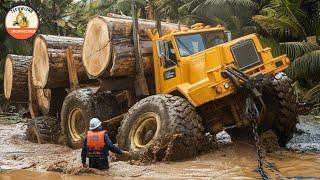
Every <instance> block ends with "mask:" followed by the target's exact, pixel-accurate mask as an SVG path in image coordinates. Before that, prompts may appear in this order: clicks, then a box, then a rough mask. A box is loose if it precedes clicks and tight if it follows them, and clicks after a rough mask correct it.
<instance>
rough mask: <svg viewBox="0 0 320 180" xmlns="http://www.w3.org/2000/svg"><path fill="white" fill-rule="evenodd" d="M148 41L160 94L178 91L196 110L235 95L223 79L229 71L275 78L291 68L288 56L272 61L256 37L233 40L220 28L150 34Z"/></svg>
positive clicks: (154, 32) (231, 87)
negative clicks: (198, 107)
mask: <svg viewBox="0 0 320 180" xmlns="http://www.w3.org/2000/svg"><path fill="white" fill-rule="evenodd" d="M149 37H150V39H152V43H153V55H154V72H155V73H154V74H155V82H156V83H155V84H156V92H157V94H160V93H161V94H164V93H172V92H174V91H178V92H179V93H181V94H182V95H183V96H184V97H186V98H187V99H188V101H189V102H190V103H191V104H192V105H194V106H196V107H197V106H200V105H202V104H204V103H207V102H209V101H212V100H216V99H220V98H223V97H225V96H227V95H229V94H231V93H233V92H234V91H235V87H234V85H233V84H232V82H230V80H229V79H228V78H226V77H223V75H222V72H223V71H224V70H225V69H226V68H227V67H235V68H237V69H239V70H240V71H242V72H245V73H246V74H248V75H250V76H255V75H257V74H269V73H272V74H275V73H277V72H280V71H283V70H284V69H286V68H287V67H288V64H289V59H288V58H287V57H286V56H285V55H283V56H279V57H277V58H273V57H272V54H271V49H270V48H262V46H261V44H260V42H259V39H258V38H257V36H256V35H255V34H251V35H247V36H244V37H241V38H238V39H235V40H231V38H230V34H226V33H225V29H224V28H223V27H221V26H217V27H213V28H212V27H210V26H204V25H203V24H201V23H198V24H195V25H193V26H191V29H188V30H183V31H178V32H171V33H169V34H166V35H164V36H162V37H159V34H158V33H157V31H150V32H149ZM228 37H229V38H228Z"/></svg>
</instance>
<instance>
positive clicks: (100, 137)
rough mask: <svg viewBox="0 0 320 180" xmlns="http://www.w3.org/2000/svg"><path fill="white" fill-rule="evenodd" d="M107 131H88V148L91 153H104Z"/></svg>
mask: <svg viewBox="0 0 320 180" xmlns="http://www.w3.org/2000/svg"><path fill="white" fill-rule="evenodd" d="M105 134H106V131H96V132H95V131H88V132H87V146H88V149H89V151H102V150H103V148H104V146H105V145H106V143H105V142H104V136H105Z"/></svg>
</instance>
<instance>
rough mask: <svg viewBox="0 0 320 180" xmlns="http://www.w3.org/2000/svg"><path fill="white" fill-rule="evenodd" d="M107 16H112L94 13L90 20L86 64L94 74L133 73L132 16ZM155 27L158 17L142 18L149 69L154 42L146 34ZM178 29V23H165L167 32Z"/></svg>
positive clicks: (147, 68)
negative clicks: (153, 18)
mask: <svg viewBox="0 0 320 180" xmlns="http://www.w3.org/2000/svg"><path fill="white" fill-rule="evenodd" d="M108 16H111V17H103V16H95V17H93V18H92V19H91V20H90V21H89V23H88V25H87V29H86V36H85V40H84V44H83V50H82V62H83V65H84V67H85V69H86V71H87V73H88V75H89V76H90V77H91V78H98V77H101V78H103V77H110V76H112V77H117V76H127V75H134V74H135V57H134V46H133V40H132V19H131V18H129V17H127V16H121V15H114V14H109V15H108ZM183 28H186V27H183ZM152 29H156V22H155V21H151V20H145V19H139V35H140V44H141V49H140V50H141V54H142V58H143V64H144V70H145V72H146V73H148V72H152V43H151V40H150V39H149V37H148V35H147V34H148V30H152ZM177 29H178V25H176V24H171V23H162V30H163V32H164V33H168V32H171V31H174V30H177Z"/></svg>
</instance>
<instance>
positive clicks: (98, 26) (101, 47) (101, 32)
mask: <svg viewBox="0 0 320 180" xmlns="http://www.w3.org/2000/svg"><path fill="white" fill-rule="evenodd" d="M110 59H111V43H110V34H109V27H108V23H107V22H106V20H105V19H104V18H103V17H101V16H95V17H93V18H92V19H91V20H90V21H89V23H88V25H87V29H86V35H85V38H84V43H83V49H82V62H83V65H84V67H85V69H86V71H87V73H88V75H89V76H90V77H93V78H95V77H98V76H99V75H100V74H102V73H103V72H104V70H105V68H106V67H107V66H108V64H109V62H110Z"/></svg>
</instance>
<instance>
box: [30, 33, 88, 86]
mask: <svg viewBox="0 0 320 180" xmlns="http://www.w3.org/2000/svg"><path fill="white" fill-rule="evenodd" d="M82 43H83V38H75V37H65V36H53V35H43V34H40V35H38V36H37V37H36V39H35V41H34V48H33V61H32V82H33V84H34V85H35V86H36V87H37V88H42V89H44V88H45V89H51V88H66V87H69V79H68V77H69V76H68V65H67V56H66V48H68V47H71V48H72V50H73V56H74V60H75V67H76V69H77V75H78V79H79V82H80V83H82V82H83V83H86V82H88V81H90V80H89V79H88V77H87V74H86V71H85V69H84V67H83V65H82V61H81V59H82V58H81V47H82Z"/></svg>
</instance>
